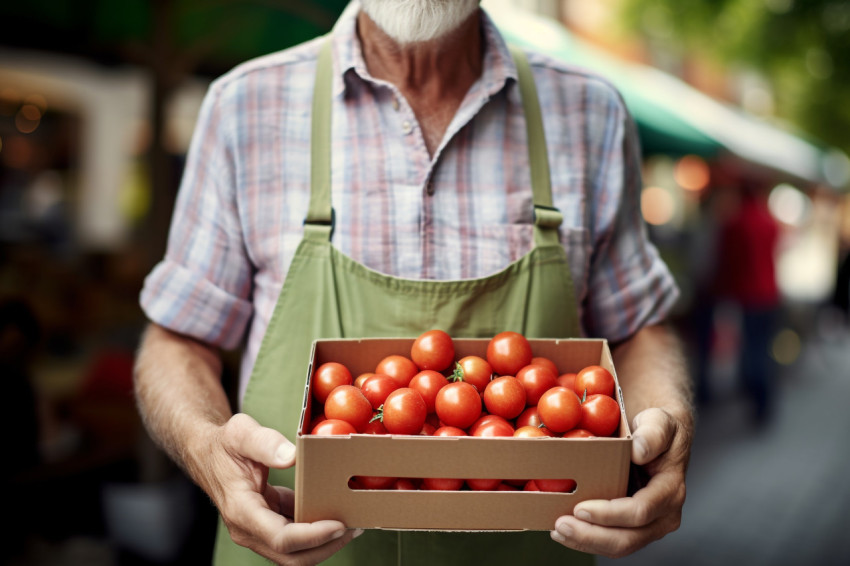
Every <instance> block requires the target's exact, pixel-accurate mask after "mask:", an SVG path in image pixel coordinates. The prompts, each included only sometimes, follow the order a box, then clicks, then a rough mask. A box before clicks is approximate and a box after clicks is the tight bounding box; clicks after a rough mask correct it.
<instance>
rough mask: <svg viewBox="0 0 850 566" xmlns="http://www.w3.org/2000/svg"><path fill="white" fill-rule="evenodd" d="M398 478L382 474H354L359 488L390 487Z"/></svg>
mask: <svg viewBox="0 0 850 566" xmlns="http://www.w3.org/2000/svg"><path fill="white" fill-rule="evenodd" d="M396 479H398V478H386V477H383V476H356V477H355V481H356V483H357V485H358V486H359V488H360V489H391V488H392V487H393V486H394V485H395V482H396Z"/></svg>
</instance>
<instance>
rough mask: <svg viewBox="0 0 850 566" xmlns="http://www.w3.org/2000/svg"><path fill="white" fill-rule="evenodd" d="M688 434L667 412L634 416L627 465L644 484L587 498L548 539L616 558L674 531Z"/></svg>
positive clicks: (678, 519) (682, 494) (682, 500)
mask: <svg viewBox="0 0 850 566" xmlns="http://www.w3.org/2000/svg"><path fill="white" fill-rule="evenodd" d="M690 444H691V431H690V429H689V428H688V427H687V426H686V425H684V424H682V423H680V422H679V421H678V420H677V419H675V418H674V417H673V416H671V415H670V413H668V412H666V411H664V410H663V409H658V408H652V409H647V410H645V411H642V412H641V413H638V414H637V415H636V416H635V418H634V432H633V434H632V461H633V462H634V463H635V464H637V465H639V466H643V468H644V469H645V470H646V472H647V473H648V474H649V478H650V479H649V482H648V483H647V484H646V486H645V487H643V488H641V489H640V490H638V491H637V492H635V494H634V495H633V496H632V497H623V498H620V499H613V500H610V501H607V500H590V501H583V502H581V503H579V504H578V505H576V507H575V509H574V510H573V515H566V516H563V517H560V518H558V520H557V521H556V522H555V530H554V531H552V533H551V536H552V539H553V540H555V541H557V542H559V543H561V544H563V545H564V546H568V547H570V548H574V549H576V550H580V551H582V552H587V553H591V554H601V555H604V556H608V557H611V558H619V557H622V556H626V555H628V554H631V553H633V552H635V551H637V550H639V549H641V548H643V547H644V546H646V545H647V544H649V543H651V542H653V541H655V540H658V539H660V538H661V537H663V536H664V535H666V534H668V533H670V532H673V531H675V530H676V529H678V528H679V524H680V522H681V518H682V506H683V505H684V503H685V472H686V470H687V465H688V457H689V454H690Z"/></svg>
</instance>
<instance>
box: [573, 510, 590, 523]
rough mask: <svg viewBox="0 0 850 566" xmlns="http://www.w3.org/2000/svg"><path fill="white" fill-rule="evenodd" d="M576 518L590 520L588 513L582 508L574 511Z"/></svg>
mask: <svg viewBox="0 0 850 566" xmlns="http://www.w3.org/2000/svg"><path fill="white" fill-rule="evenodd" d="M576 519H581V520H582V521H590V513H588V512H587V511H585V510H584V509H581V510H579V511H576Z"/></svg>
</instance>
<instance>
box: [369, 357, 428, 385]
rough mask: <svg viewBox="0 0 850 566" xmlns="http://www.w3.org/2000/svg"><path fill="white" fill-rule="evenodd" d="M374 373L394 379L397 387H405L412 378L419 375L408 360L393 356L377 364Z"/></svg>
mask: <svg viewBox="0 0 850 566" xmlns="http://www.w3.org/2000/svg"><path fill="white" fill-rule="evenodd" d="M375 373H383V374H386V375H388V376H390V377H392V378H393V379H395V380H396V382H397V383H398V386H399V387H407V384H408V383H410V380H411V379H413V376H414V375H416V374H417V373H419V368H418V367H416V364H414V363H413V362H412V361H411V359H410V358H406V357H404V356H400V355H398V354H393V355H390V356H387V357H386V358H384V359H382V360H381V361H380V362H378V366H377V367H376V368H375Z"/></svg>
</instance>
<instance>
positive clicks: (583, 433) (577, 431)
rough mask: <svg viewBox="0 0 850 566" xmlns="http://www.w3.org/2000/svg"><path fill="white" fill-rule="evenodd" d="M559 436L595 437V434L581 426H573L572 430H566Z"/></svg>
mask: <svg viewBox="0 0 850 566" xmlns="http://www.w3.org/2000/svg"><path fill="white" fill-rule="evenodd" d="M561 436H562V438H596V435H595V434H593V433H592V432H590V431H589V430H585V429H583V428H574V429H572V430H568V431H567V432H565V433H564V434H563V435H561Z"/></svg>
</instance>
